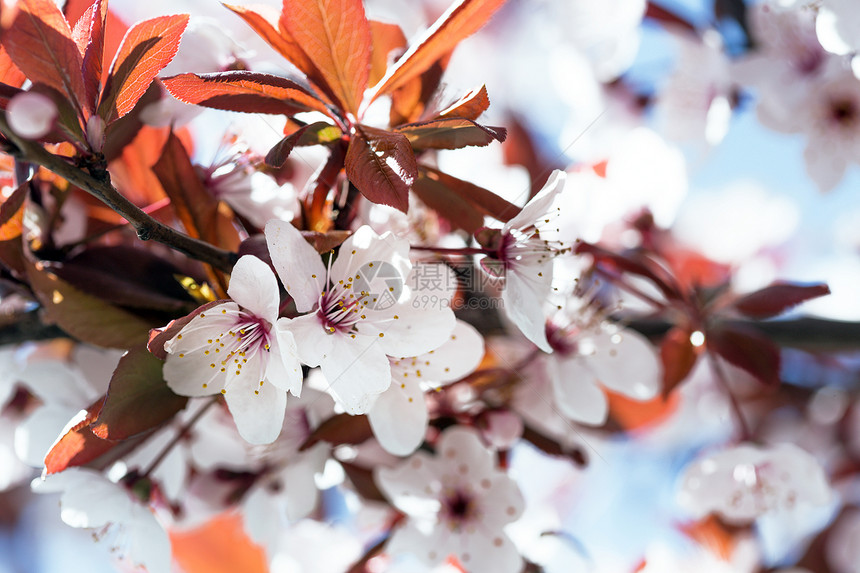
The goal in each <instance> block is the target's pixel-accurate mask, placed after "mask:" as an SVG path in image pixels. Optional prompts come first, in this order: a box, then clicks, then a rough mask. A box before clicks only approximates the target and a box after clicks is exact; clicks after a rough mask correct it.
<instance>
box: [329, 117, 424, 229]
mask: <svg viewBox="0 0 860 573" xmlns="http://www.w3.org/2000/svg"><path fill="white" fill-rule="evenodd" d="M345 166H346V176H347V177H348V178H349V180H350V181H352V184H353V185H355V187H356V188H357V189H358V190H359V191H360V192H361V194H362V195H364V196H365V197H367V199H368V200H370V201H372V202H373V203H381V204H383V205H390V206H392V207H394V208H396V209H400V210H401V211H403V212H404V213H405V212H406V210H407V209H408V208H409V189H411V188H412V184H413V183H414V182H415V178H416V177H417V176H418V163H417V162H416V161H415V154H414V153H413V151H412V146H411V145H409V140H407V139H406V136H404V135H401V134H399V133H391V132H390V131H385V130H382V129H376V128H374V127H367V126H364V125H356V126H355V128H354V132H353V134H352V137H351V138H350V141H349V149H348V150H347V152H346V164H345Z"/></svg>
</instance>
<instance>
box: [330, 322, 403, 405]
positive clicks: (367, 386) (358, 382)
mask: <svg viewBox="0 0 860 573" xmlns="http://www.w3.org/2000/svg"><path fill="white" fill-rule="evenodd" d="M331 337H332V338H333V346H332V351H331V354H329V355H328V357H327V358H326V359H325V360H324V361H323V362H322V363H321V364H320V369H321V370H322V373H323V375H324V376H325V378H326V380H327V381H328V384H329V386H328V392H329V393H330V394H331V395H332V397H333V398H334V399H335V400H337V401H338V402H339V403H340V405H341V406H343V408H344V410H346V411H347V412H348V413H350V414H364V413H366V412H367V411H368V410H369V409H370V406H371V405H372V403H373V398H374V397H375V396H376V395H377V394H380V393H382V392H383V391H384V390H385V389H386V388H388V386H389V384H390V383H391V369H390V366H389V364H388V358H387V357H386V356H385V353H384V352H383V351H382V348H381V347H380V345H379V343H378V342H377V340H375V339H373V338H371V337H369V336H361V335H357V336H356V337H355V338H351V336H350V335H347V334H340V333H338V334H333V335H331Z"/></svg>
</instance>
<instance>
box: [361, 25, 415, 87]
mask: <svg viewBox="0 0 860 573" xmlns="http://www.w3.org/2000/svg"><path fill="white" fill-rule="evenodd" d="M370 37H371V41H372V44H373V48H372V51H371V58H370V77H369V78H368V84H369V85H374V84H375V83H376V82H378V81H379V80H381V79H382V76H384V75H385V70H387V69H388V64H389V62H390V58H391V52H394V51H398V52H399V51H400V50H403V49H404V48H405V47H406V36H405V35H404V34H403V30H401V29H400V26H398V25H397V24H389V23H387V22H377V21H376V20H371V21H370Z"/></svg>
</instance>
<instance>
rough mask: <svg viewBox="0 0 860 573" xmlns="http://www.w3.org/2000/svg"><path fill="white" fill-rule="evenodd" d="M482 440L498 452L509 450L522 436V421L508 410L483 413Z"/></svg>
mask: <svg viewBox="0 0 860 573" xmlns="http://www.w3.org/2000/svg"><path fill="white" fill-rule="evenodd" d="M483 422H484V423H483V424H482V425H481V427H482V430H483V433H484V439H485V440H487V442H489V443H490V444H491V445H492V446H495V447H496V448H499V449H500V450H509V449H510V448H511V447H513V445H514V444H515V443H517V440H519V439H520V437H521V436H522V435H523V421H522V420H521V419H520V417H519V416H517V415H516V414H514V413H513V412H511V411H509V410H492V411H489V412H485V413H484V419H483Z"/></svg>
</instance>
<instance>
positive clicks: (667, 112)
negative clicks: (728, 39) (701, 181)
mask: <svg viewBox="0 0 860 573" xmlns="http://www.w3.org/2000/svg"><path fill="white" fill-rule="evenodd" d="M674 37H675V39H676V41H677V43H678V46H679V48H680V52H681V53H680V55H679V58H678V64H677V67H676V69H675V71H674V72H673V73H672V75H671V76H670V77H669V80H668V82H666V85H665V86H663V88H662V89H661V90H660V91H658V92H657V99H656V102H655V113H656V114H657V116H658V123H659V124H660V125H661V127H662V131H663V133H664V134H665V135H666V137H667V138H669V139H671V140H673V141H704V142H705V143H706V144H707V145H711V146H714V145H717V144H719V143H720V142H721V141H722V140H723V138H724V137H725V135H726V133H727V132H728V130H729V121H730V120H731V117H732V103H731V100H732V90H733V83H732V77H731V72H730V65H729V59H728V57H727V56H726V54H725V52H724V51H723V43H722V38H721V37H720V35H719V34H718V33H717V32H715V31H713V30H707V31H705V32H704V33H703V35H702V38H701V39H699V38H695V37H691V36H689V35H687V34H681V33H677V34H674Z"/></svg>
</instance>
